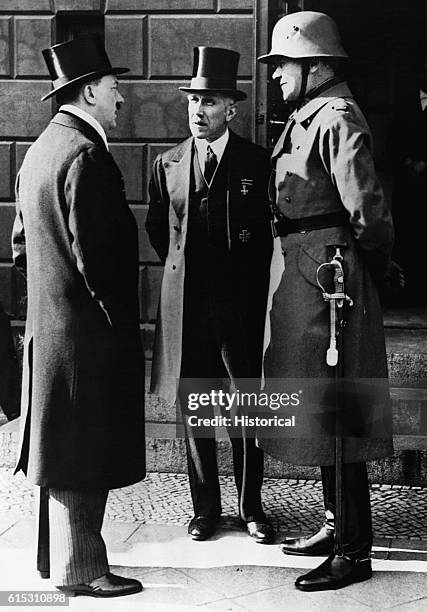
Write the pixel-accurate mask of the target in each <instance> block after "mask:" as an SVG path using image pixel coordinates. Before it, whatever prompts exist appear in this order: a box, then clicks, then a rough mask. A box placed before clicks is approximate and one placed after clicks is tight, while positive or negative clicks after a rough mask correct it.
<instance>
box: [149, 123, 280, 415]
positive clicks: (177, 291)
mask: <svg viewBox="0 0 427 612" xmlns="http://www.w3.org/2000/svg"><path fill="white" fill-rule="evenodd" d="M193 154H194V144H193V138H189V139H187V140H185V141H184V142H182V143H180V144H179V145H177V146H176V147H174V148H172V149H170V150H169V151H166V152H165V153H162V154H161V155H159V156H158V157H157V159H156V161H155V163H154V168H153V175H152V179H151V184H150V208H149V213H148V216H147V224H146V227H147V231H148V234H149V237H150V241H151V244H152V245H153V247H154V248H155V250H156V252H157V253H158V255H159V257H160V259H161V260H162V261H164V262H165V269H164V275H163V282H162V288H161V297H160V304H159V312H158V317H157V326H156V337H155V347H154V355H153V369H152V378H151V390H152V391H153V392H154V393H156V394H157V395H159V396H160V397H163V398H165V399H166V401H168V402H169V403H171V404H173V403H174V402H175V398H176V390H177V381H178V379H179V376H180V370H181V352H182V330H183V309H184V279H185V244H186V236H187V224H188V211H189V192H190V174H191V168H192V160H193ZM220 163H221V164H227V166H228V178H227V195H226V200H227V202H224V203H223V204H224V206H225V205H226V206H227V215H226V222H225V223H224V225H221V228H223V229H222V230H220V231H223V233H224V235H221V236H214V234H215V233H216V231H217V230H216V229H215V225H214V223H213V221H212V224H210V219H211V217H210V215H209V214H208V225H209V227H208V233H209V235H210V236H211V237H212V240H213V241H214V242H218V243H222V242H228V249H229V252H228V257H227V258H226V260H225V264H224V260H223V259H221V261H222V262H223V263H222V265H223V266H224V265H225V266H226V269H224V270H223V274H224V278H225V277H226V276H227V278H228V279H229V278H230V275H231V278H232V284H233V286H234V295H235V296H236V304H237V307H238V309H239V312H240V315H241V319H242V321H243V323H242V325H243V327H244V330H243V333H244V336H245V339H247V345H248V347H250V348H249V350H250V353H251V355H253V356H254V360H255V361H256V360H257V354H259V365H258V367H255V368H254V371H256V372H259V373H261V356H262V336H263V330H264V319H265V308H266V300H267V292H268V281H269V266H270V259H271V252H272V235H271V230H270V223H269V206H268V197H267V184H268V177H269V174H270V166H269V159H268V155H267V152H266V150H265V149H263V148H262V147H259V146H257V145H255V144H253V143H251V142H249V141H248V140H245V139H243V138H240V137H239V136H237V134H235V133H234V132H232V131H230V136H229V141H228V143H227V146H226V148H225V151H224V155H223V157H222V158H221V162H220ZM213 185H214V183H213ZM214 198H215V189H212V187H211V190H210V194H209V195H208V204H207V206H208V210H209V208H210V206H212V203H211V202H212V200H214ZM209 273H210V271H209V266H208V262H206V274H207V275H208V274H209ZM221 273H222V272H221ZM215 275H216V276H217V277H219V276H220V275H221V274H220V273H218V270H215ZM219 291H220V288H219Z"/></svg>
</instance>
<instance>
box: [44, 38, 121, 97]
mask: <svg viewBox="0 0 427 612" xmlns="http://www.w3.org/2000/svg"><path fill="white" fill-rule="evenodd" d="M42 53H43V57H44V59H45V62H46V65H47V68H48V70H49V74H50V76H51V79H52V85H53V89H52V91H50V92H49V93H48V94H47V95H46V96H43V98H42V100H47V99H48V98H50V97H51V96H53V95H55V94H57V93H58V92H59V91H62V90H63V89H65V87H68V86H69V85H75V84H76V83H79V82H80V81H85V80H87V79H92V78H93V79H98V78H100V77H102V76H105V75H106V74H123V73H124V72H129V68H113V67H112V66H111V62H110V60H109V59H108V55H107V52H106V51H105V48H104V43H103V40H102V37H101V35H100V34H89V35H86V36H79V37H77V38H74V40H69V41H68V42H64V43H60V44H59V45H54V46H53V47H50V48H49V49H44V50H43V51H42Z"/></svg>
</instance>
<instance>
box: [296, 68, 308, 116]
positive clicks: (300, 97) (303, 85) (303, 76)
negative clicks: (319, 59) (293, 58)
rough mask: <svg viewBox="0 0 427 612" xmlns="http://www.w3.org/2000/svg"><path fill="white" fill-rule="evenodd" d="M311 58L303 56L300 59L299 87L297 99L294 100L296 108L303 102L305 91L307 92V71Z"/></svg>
mask: <svg viewBox="0 0 427 612" xmlns="http://www.w3.org/2000/svg"><path fill="white" fill-rule="evenodd" d="M310 63H311V58H309V57H304V58H303V59H302V60H301V87H300V90H299V95H298V100H297V102H296V108H301V106H303V104H304V103H305V98H306V92H307V80H308V73H309V72H310Z"/></svg>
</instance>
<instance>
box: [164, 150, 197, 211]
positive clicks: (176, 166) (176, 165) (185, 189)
mask: <svg viewBox="0 0 427 612" xmlns="http://www.w3.org/2000/svg"><path fill="white" fill-rule="evenodd" d="M192 150H193V139H192V138H188V139H187V140H185V141H184V142H183V143H182V147H180V148H179V149H178V150H177V151H176V153H175V155H174V157H173V158H172V159H171V160H169V161H168V162H167V163H165V164H164V170H165V176H166V184H167V192H168V194H169V198H170V201H171V203H172V206H173V207H174V209H175V212H176V214H177V216H178V218H182V217H183V216H184V215H185V214H186V213H187V212H188V203H189V198H190V173H191V158H192Z"/></svg>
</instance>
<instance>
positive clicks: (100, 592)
mask: <svg viewBox="0 0 427 612" xmlns="http://www.w3.org/2000/svg"><path fill="white" fill-rule="evenodd" d="M58 589H59V590H60V591H62V592H63V593H66V594H67V595H69V596H70V597H75V596H76V595H89V596H90V597H121V596H122V595H133V594H134V593H140V592H141V591H142V584H141V583H140V582H139V581H138V580H134V579H133V578H123V577H122V576H116V575H115V574H111V573H110V572H107V573H106V574H104V575H103V576H100V577H99V578H95V580H92V582H89V583H88V584H70V585H67V586H60V587H58Z"/></svg>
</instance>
